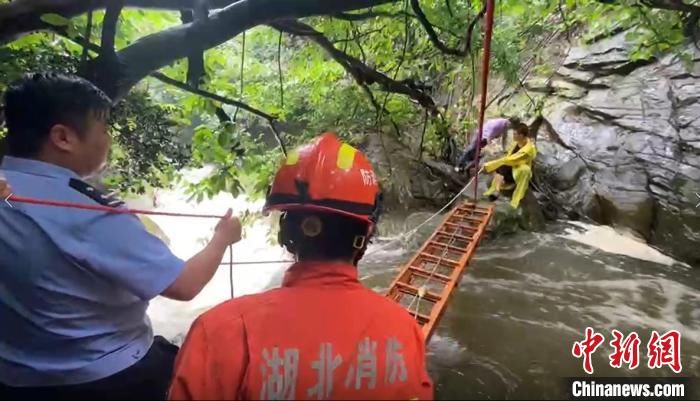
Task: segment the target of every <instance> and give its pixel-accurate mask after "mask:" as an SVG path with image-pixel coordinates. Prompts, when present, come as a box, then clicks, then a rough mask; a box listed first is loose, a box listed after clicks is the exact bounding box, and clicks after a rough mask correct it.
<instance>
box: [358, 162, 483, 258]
mask: <svg viewBox="0 0 700 401" xmlns="http://www.w3.org/2000/svg"><path fill="white" fill-rule="evenodd" d="M482 170H483V168H481V169H479V171H478V172H477V173H476V174H475V175H474V177H472V179H471V180H469V182H468V183H467V185H465V186H464V188H462V190H461V191H459V192H458V193H457V195H455V196H453V197H452V199H450V201H449V202H447V203H446V204H445V206H443V207H442V208H441V209H440V210H438V211H437V212H435V213H433V214H432V215H431V216H430V217H428V218H427V219H426V220H425V221H423V222H422V223H420V224H419V225H417V226H416V227H415V228H413V229H412V230H410V231H408V232H405V233H403V234H401V235H399V236H398V237H397V238H394V239H393V240H391V241H389V242H387V243H386V244H384V245H382V246H380V247H379V248H377V249H373V250H372V252H368V253H366V254H365V256H369V255H372V254H375V253H377V252H379V251H381V250H383V249H385V248H387V247H388V246H389V245H393V244H395V243H396V242H398V241H403V240H407V239H409V238H411V236H413V235H414V234H415V233H417V232H418V230H420V229H421V228H422V227H423V226H424V225H426V224H428V223H429V222H430V221H431V220H433V219H434V218H436V217H437V216H439V215H440V214H441V213H442V212H444V211H445V209H447V208H448V207H450V205H452V204H453V203H454V202H455V201H456V200H457V199H458V198H459V197H460V196H462V194H463V193H464V192H466V190H467V188H469V186H470V185H472V183H473V182H475V179H476V178H477V177H478V176H479V173H480V172H481V171H482Z"/></svg>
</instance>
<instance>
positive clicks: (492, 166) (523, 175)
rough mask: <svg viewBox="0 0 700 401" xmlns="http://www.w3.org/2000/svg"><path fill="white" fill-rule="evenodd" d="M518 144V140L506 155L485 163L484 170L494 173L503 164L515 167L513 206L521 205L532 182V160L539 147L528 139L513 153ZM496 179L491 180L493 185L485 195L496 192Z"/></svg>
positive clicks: (511, 203) (511, 202)
mask: <svg viewBox="0 0 700 401" xmlns="http://www.w3.org/2000/svg"><path fill="white" fill-rule="evenodd" d="M516 146H518V144H517V142H514V143H513V144H512V145H511V146H510V148H508V151H507V152H506V155H505V156H503V157H501V158H500V159H496V160H493V161H490V162H488V163H485V164H484V170H486V172H487V173H492V172H494V171H496V169H498V168H499V167H501V166H510V167H512V168H513V179H514V180H515V190H514V191H513V196H512V197H511V201H510V205H511V206H513V208H516V209H517V208H518V206H520V201H521V200H522V199H523V198H524V197H525V194H526V193H527V188H528V186H529V184H530V178H532V162H533V161H534V160H535V157H536V156H537V148H536V147H535V144H534V143H533V142H532V141H531V140H529V139H528V141H527V144H526V145H525V146H523V147H522V148H520V150H518V151H517V152H516V153H514V154H512V155H511V152H512V151H513V150H514V149H515V147H516ZM497 189H498V188H496V180H495V179H494V180H492V181H491V186H490V187H489V189H488V190H487V191H486V192H485V193H484V196H489V195H492V194H493V193H495V192H496V190H497Z"/></svg>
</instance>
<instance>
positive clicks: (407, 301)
mask: <svg viewBox="0 0 700 401" xmlns="http://www.w3.org/2000/svg"><path fill="white" fill-rule="evenodd" d="M492 215H493V206H479V205H477V204H474V203H471V202H464V203H462V204H460V205H458V206H456V207H455V208H454V209H452V210H451V211H450V212H449V213H448V214H447V216H446V217H445V219H444V220H443V222H442V224H440V226H439V227H438V228H437V229H436V230H435V232H434V233H433V234H432V235H431V236H430V238H429V239H428V240H427V241H426V242H425V243H424V244H423V246H422V247H421V248H420V250H419V251H418V252H417V253H416V255H415V256H414V257H413V258H412V259H411V260H410V261H409V262H408V263H407V264H405V265H404V266H403V267H402V268H401V271H400V272H399V274H398V276H397V277H396V279H394V281H393V283H392V284H391V287H389V292H388V293H387V296H388V297H389V298H391V299H393V300H394V301H396V302H398V303H399V304H400V305H402V306H404V307H405V308H406V309H407V310H408V312H409V313H410V314H411V316H413V317H414V318H415V319H416V321H417V322H418V324H419V325H420V326H421V328H422V330H423V334H424V336H425V341H426V343H427V342H428V341H429V340H430V337H431V336H432V334H433V332H434V330H435V329H436V328H437V325H438V322H439V321H440V318H441V317H442V314H443V313H444V311H445V308H446V306H447V303H448V301H449V300H450V297H451V296H452V293H453V291H454V289H455V288H456V287H457V285H458V284H459V282H460V280H461V279H462V274H463V273H464V271H465V270H466V268H467V266H468V265H469V262H470V260H471V258H472V255H473V254H474V251H475V250H476V247H477V246H478V245H479V241H480V240H481V237H482V236H483V235H484V233H485V232H486V226H487V225H488V223H489V221H490V220H491V216H492Z"/></svg>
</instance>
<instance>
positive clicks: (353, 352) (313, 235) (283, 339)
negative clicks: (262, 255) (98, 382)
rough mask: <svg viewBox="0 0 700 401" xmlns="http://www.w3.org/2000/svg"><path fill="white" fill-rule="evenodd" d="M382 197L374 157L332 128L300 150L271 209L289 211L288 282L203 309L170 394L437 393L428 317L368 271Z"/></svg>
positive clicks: (284, 240) (272, 196)
mask: <svg viewBox="0 0 700 401" xmlns="http://www.w3.org/2000/svg"><path fill="white" fill-rule="evenodd" d="M380 206H381V193H380V189H379V185H378V183H377V180H376V177H375V175H374V172H373V170H372V166H371V165H370V163H369V161H368V160H367V159H366V158H365V156H364V155H363V154H362V153H360V152H359V151H357V150H356V149H354V148H353V147H351V146H349V145H347V144H344V143H341V142H340V141H339V140H338V139H337V138H336V136H335V135H334V134H331V133H326V134H323V135H321V136H320V137H319V138H317V139H316V140H315V141H314V142H312V143H311V144H308V145H306V146H304V147H302V148H300V149H298V150H297V151H295V152H291V153H290V154H289V155H288V157H287V160H286V162H285V163H284V165H282V167H281V168H280V169H279V171H278V172H277V175H276V176H275V179H274V182H273V184H272V187H271V189H270V192H269V193H268V196H267V202H266V205H265V208H264V210H265V211H266V212H267V211H270V210H279V211H281V212H282V215H281V217H280V232H279V242H280V244H281V245H282V246H284V247H286V248H287V250H289V251H290V252H291V253H292V254H294V256H295V259H296V263H295V264H294V265H292V266H291V267H290V268H289V270H288V271H287V272H286V274H285V278H284V281H283V284H282V287H281V288H277V289H273V290H270V291H267V292H264V293H262V294H257V295H250V296H244V297H241V298H237V299H235V300H231V301H228V302H225V303H223V304H221V305H218V306H216V307H215V308H213V309H211V310H210V311H208V312H206V313H204V314H203V315H201V316H200V317H199V318H197V319H196V320H195V322H194V323H193V324H192V327H191V329H190V332H189V334H188V335H187V339H186V340H185V343H184V344H183V347H182V349H181V351H180V354H179V355H178V358H177V361H176V366H175V376H174V378H173V382H172V385H171V388H170V399H172V400H194V399H230V400H233V399H238V400H272V399H287V400H303V399H318V400H321V399H323V400H329V399H355V400H358V399H392V400H410V399H415V400H418V399H419V400H428V399H433V385H432V382H431V380H430V378H429V376H428V373H427V371H426V365H425V343H424V337H423V334H422V332H421V330H420V328H419V327H418V325H417V324H416V323H415V321H414V320H413V319H412V317H411V316H410V315H409V314H408V313H407V312H406V310H405V309H403V308H402V307H401V306H400V305H399V304H397V303H395V302H394V301H391V300H389V299H388V298H385V297H383V296H381V295H379V294H377V293H375V292H373V291H371V290H369V289H367V288H365V287H364V286H363V285H362V284H361V283H360V282H359V281H358V276H357V263H358V261H359V260H360V259H361V258H362V255H363V254H364V252H365V249H366V248H367V244H368V241H369V239H370V237H371V236H372V234H373V232H374V227H375V225H376V223H377V218H378V217H379V213H380Z"/></svg>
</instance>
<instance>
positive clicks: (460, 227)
mask: <svg viewBox="0 0 700 401" xmlns="http://www.w3.org/2000/svg"><path fill="white" fill-rule="evenodd" d="M445 225H446V226H449V227H455V228H458V229H460V230H471V234H474V233H476V230H477V228H476V227H474V226H463V225H461V224H457V223H453V222H450V221H446V222H445Z"/></svg>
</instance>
